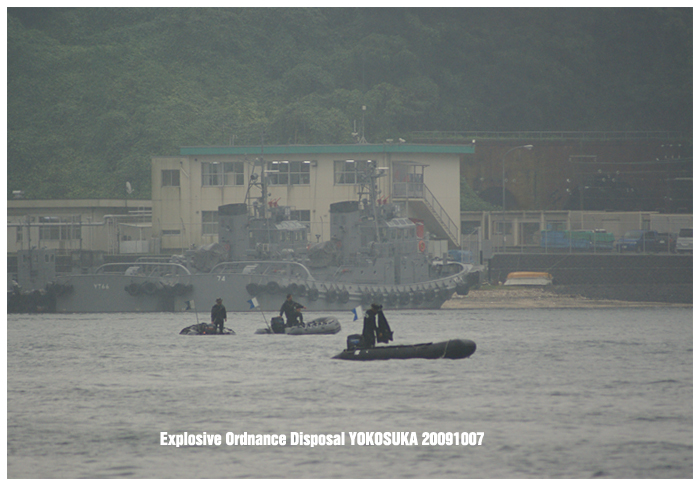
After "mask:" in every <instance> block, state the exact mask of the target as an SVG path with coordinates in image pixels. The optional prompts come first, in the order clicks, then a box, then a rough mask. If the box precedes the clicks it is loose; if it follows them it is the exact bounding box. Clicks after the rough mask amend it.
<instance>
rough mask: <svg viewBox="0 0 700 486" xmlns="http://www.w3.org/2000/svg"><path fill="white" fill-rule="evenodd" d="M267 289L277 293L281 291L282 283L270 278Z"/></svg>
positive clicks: (269, 291) (271, 292)
mask: <svg viewBox="0 0 700 486" xmlns="http://www.w3.org/2000/svg"><path fill="white" fill-rule="evenodd" d="M265 288H266V290H267V292H268V293H270V294H276V293H277V292H279V291H280V284H278V283H277V282H275V281H274V280H270V281H269V282H267V285H266V286H265Z"/></svg>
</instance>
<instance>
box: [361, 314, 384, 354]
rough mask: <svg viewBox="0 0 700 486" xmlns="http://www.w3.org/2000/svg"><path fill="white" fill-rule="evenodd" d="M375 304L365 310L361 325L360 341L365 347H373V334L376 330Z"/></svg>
mask: <svg viewBox="0 0 700 486" xmlns="http://www.w3.org/2000/svg"><path fill="white" fill-rule="evenodd" d="M379 308H380V307H379V306H378V305H377V304H372V306H371V307H370V308H369V309H367V311H366V312H365V322H364V325H363V326H362V343H363V346H364V347H366V348H373V347H374V343H375V337H374V336H375V334H376V332H377V311H378V310H379Z"/></svg>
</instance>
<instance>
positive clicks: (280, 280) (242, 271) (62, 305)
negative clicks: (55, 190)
mask: <svg viewBox="0 0 700 486" xmlns="http://www.w3.org/2000/svg"><path fill="white" fill-rule="evenodd" d="M230 265H232V266H233V264H230ZM254 266H257V267H259V268H260V269H263V270H259V271H258V272H259V273H252V272H248V271H249V270H250V269H251V268H252V267H254ZM273 270H280V271H278V272H274V271H273ZM295 273H296V274H300V275H296V276H295V275H294V274H295ZM472 275H475V273H474V270H469V269H465V271H463V272H460V273H457V274H455V275H450V276H447V277H444V278H439V279H434V280H430V281H425V282H417V283H411V284H403V285H388V284H363V283H352V282H337V281H328V280H320V279H317V278H314V277H313V276H311V275H310V273H309V272H308V270H305V268H304V267H303V265H299V264H292V263H289V262H276V261H275V262H237V263H236V264H235V267H233V268H231V269H230V270H227V271H221V272H211V273H198V274H189V275H175V276H167V277H162V278H157V277H135V276H131V275H126V274H122V275H119V274H115V273H109V274H107V273H104V274H101V273H96V274H87V275H68V276H64V277H61V279H60V283H61V285H63V286H65V287H69V288H70V289H71V291H70V292H64V293H62V294H61V295H58V296H57V297H56V306H55V309H56V312H59V313H80V312H90V313H114V312H182V311H190V312H197V311H207V310H209V309H210V308H211V306H212V305H213V303H214V300H215V299H216V298H217V297H221V298H222V299H223V300H224V305H225V306H226V309H227V310H228V311H229V312H246V311H249V310H251V309H252V307H251V304H250V301H251V300H252V299H253V298H255V299H256V300H257V304H258V305H257V306H256V308H257V309H261V310H263V311H266V312H275V311H278V310H279V308H280V306H281V305H282V302H284V300H285V297H286V294H288V293H291V294H292V295H294V299H295V300H296V301H298V302H300V303H302V304H303V305H304V306H305V307H306V309H307V310H308V311H311V312H331V311H333V312H337V311H351V310H353V309H355V308H356V307H358V306H362V307H368V306H369V305H370V304H372V303H375V302H376V303H378V304H382V305H383V306H384V308H385V309H397V310H398V309H439V308H440V307H441V306H442V304H443V303H444V302H445V301H447V300H449V299H450V298H451V297H452V295H453V294H454V293H455V292H456V291H459V289H458V287H459V286H460V285H461V286H464V285H465V283H464V282H465V281H467V280H468V279H469V278H470V277H471V276H472Z"/></svg>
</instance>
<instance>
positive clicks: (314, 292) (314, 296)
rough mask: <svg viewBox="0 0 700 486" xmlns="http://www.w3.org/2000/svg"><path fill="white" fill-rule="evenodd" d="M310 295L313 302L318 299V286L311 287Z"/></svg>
mask: <svg viewBox="0 0 700 486" xmlns="http://www.w3.org/2000/svg"><path fill="white" fill-rule="evenodd" d="M308 297H309V300H310V301H312V302H313V301H316V300H318V289H317V288H316V287H312V288H310V289H309V291H308Z"/></svg>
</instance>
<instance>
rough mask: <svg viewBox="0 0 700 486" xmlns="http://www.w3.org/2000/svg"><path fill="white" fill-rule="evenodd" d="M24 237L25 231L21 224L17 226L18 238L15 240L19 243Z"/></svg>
mask: <svg viewBox="0 0 700 486" xmlns="http://www.w3.org/2000/svg"><path fill="white" fill-rule="evenodd" d="M22 238H23V231H22V227H21V226H20V227H18V228H17V239H16V240H15V241H16V242H17V243H19V242H20V241H22Z"/></svg>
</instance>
